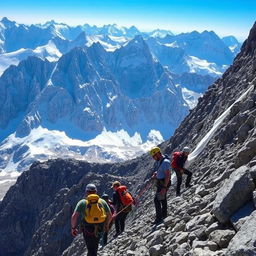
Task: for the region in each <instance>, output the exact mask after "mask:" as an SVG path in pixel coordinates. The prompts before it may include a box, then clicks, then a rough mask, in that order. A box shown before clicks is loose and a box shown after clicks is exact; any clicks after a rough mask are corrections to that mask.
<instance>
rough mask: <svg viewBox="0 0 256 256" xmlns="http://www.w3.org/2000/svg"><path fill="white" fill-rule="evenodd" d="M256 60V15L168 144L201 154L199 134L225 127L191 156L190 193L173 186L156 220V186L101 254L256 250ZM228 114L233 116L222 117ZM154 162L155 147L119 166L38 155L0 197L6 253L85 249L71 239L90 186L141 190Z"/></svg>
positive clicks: (2, 245)
mask: <svg viewBox="0 0 256 256" xmlns="http://www.w3.org/2000/svg"><path fill="white" fill-rule="evenodd" d="M255 63H256V23H255V24H254V26H253V28H252V30H251V32H250V35H249V37H248V39H247V40H246V41H245V43H244V44H243V46H242V50H241V53H240V54H239V55H238V56H237V57H236V59H235V61H234V63H233V65H232V66H231V67H230V68H229V69H228V70H227V71H226V72H225V74H224V75H223V77H222V78H221V79H219V80H218V81H216V82H215V83H214V84H213V85H212V86H211V87H210V88H209V90H208V91H207V92H206V94H205V95H204V96H203V97H202V98H201V99H200V101H199V104H198V106H197V107H196V108H195V109H193V110H192V111H191V112H190V114H189V115H188V116H187V117H186V118H185V120H184V121H183V122H182V124H181V125H180V127H179V128H178V129H177V130H176V132H175V134H174V136H173V137H172V138H171V139H170V140H169V141H166V142H165V143H163V144H162V145H161V148H162V149H163V150H164V151H165V153H168V154H171V153H172V152H173V151H174V150H177V149H180V148H182V147H183V146H184V145H188V146H190V147H191V148H192V149H193V152H192V154H191V155H192V156H193V155H194V156H195V155H196V153H195V149H197V146H198V145H199V142H202V141H203V139H206V137H205V136H206V135H207V134H208V135H209V131H211V129H212V127H217V128H216V129H215V130H214V133H212V134H211V136H210V137H209V136H208V137H209V138H210V140H209V142H208V144H207V145H206V146H205V147H204V148H203V147H201V149H202V152H201V153H200V154H199V155H198V156H197V157H195V158H194V159H192V158H191V161H190V167H189V168H190V169H191V170H192V171H193V172H194V175H193V184H194V186H193V187H192V188H190V189H189V190H185V191H183V193H182V195H181V197H174V194H175V193H174V191H173V190H174V186H173V187H171V189H170V191H169V194H168V196H169V198H168V206H169V209H168V211H169V216H168V217H167V218H166V219H165V220H164V223H163V224H161V225H158V226H157V227H153V226H152V225H151V224H150V221H151V220H152V219H153V218H154V207H153V194H154V192H153V191H152V190H148V191H147V192H146V193H145V194H143V196H142V197H141V198H140V207H138V208H137V209H135V210H134V211H133V212H132V213H131V214H130V217H129V219H128V221H127V222H128V223H127V229H126V232H124V234H123V235H121V236H120V237H118V238H117V239H114V240H112V241H111V242H110V243H109V244H108V245H107V246H106V247H104V248H103V249H102V250H100V252H99V255H105V256H107V255H129V256H132V255H143V256H144V255H155V256H157V255H175V256H181V255H182V256H184V255H186V256H189V255H191V256H197V255H198V256H199V255H200V256H201V255H205V256H206V255H207V256H211V255H215V256H216V255H223V256H224V255H228V256H231V255H243V256H245V255H248V256H249V255H255V254H256V246H255V243H256V237H255V234H256V230H255V226H256V225H255V224H256V223H255V219H256V218H255V214H256V211H255V208H256V192H255V186H256V129H255V127H256V90H255V88H256V77H255V71H256V64H255ZM225 111H227V112H225ZM223 113H226V114H225V115H224V117H225V118H223V119H218V117H220V116H221V115H222V114H223ZM219 120H222V122H220V121H219ZM218 121H219V122H218ZM217 125H219V126H217ZM192 160H193V161H192ZM152 164H153V161H152V159H150V157H149V156H148V155H143V156H142V157H140V158H138V159H134V160H133V161H130V162H126V163H123V164H115V165H107V164H105V165H99V164H94V165H92V164H88V163H84V162H78V161H74V160H70V161H68V160H66V161H64V160H55V161H48V162H46V163H41V164H40V163H35V164H34V165H33V166H32V167H31V169H30V170H29V171H28V172H24V173H23V174H22V175H21V176H20V178H19V179H18V181H17V183H16V184H15V185H14V186H13V187H12V188H11V189H10V190H9V192H8V193H7V195H6V197H5V198H4V200H3V201H2V202H1V204H0V226H1V231H0V232H1V236H0V237H1V239H0V248H1V251H0V255H1V256H2V255H5V256H6V255H10V256H15V255H49V256H50V255H65V256H71V255H72V256H76V255H85V254H84V250H85V249H84V244H83V241H82V237H81V235H80V236H78V237H77V238H76V239H74V240H73V241H72V238H71V237H70V234H69V232H70V230H69V229H70V226H69V219H70V216H71V212H72V209H73V207H74V206H75V203H76V201H78V200H79V198H81V197H82V196H83V191H84V187H85V185H86V184H87V183H88V182H96V183H97V185H98V187H99V188H100V189H99V190H100V191H99V193H100V194H101V193H102V192H103V190H105V191H106V192H109V184H110V183H111V181H113V180H114V179H117V176H122V181H123V182H124V183H125V184H127V185H128V186H129V187H130V188H131V189H132V190H133V192H134V194H138V191H139V190H140V189H141V188H143V185H144V181H145V179H146V178H147V177H148V176H149V175H148V174H149V171H150V169H151V166H152Z"/></svg>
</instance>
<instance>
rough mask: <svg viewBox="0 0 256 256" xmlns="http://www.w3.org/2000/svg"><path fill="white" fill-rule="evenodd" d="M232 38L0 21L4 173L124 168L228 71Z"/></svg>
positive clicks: (171, 129) (0, 147) (234, 46)
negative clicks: (70, 165)
mask: <svg viewBox="0 0 256 256" xmlns="http://www.w3.org/2000/svg"><path fill="white" fill-rule="evenodd" d="M239 48H240V44H239V42H238V41H237V40H236V39H235V38H234V37H226V38H223V39H220V38H219V37H218V36H217V35H216V34H215V33H214V32H212V31H211V32H208V31H204V32H202V33H199V32H196V31H194V32H191V33H183V34H179V35H174V34H173V33H172V32H170V31H167V30H155V31H152V32H149V33H144V32H143V33H142V32H140V31H139V30H138V29H137V28H136V27H134V26H132V27H130V28H125V27H119V26H117V25H105V26H103V27H96V26H89V25H88V24H85V25H83V26H77V27H70V26H68V25H66V24H59V23H55V22H54V21H50V22H47V23H45V24H43V25H42V24H37V25H31V26H27V25H22V24H17V23H16V22H14V21H10V20H8V19H7V18H3V19H2V20H1V21H0V52H1V54H0V72H1V71H2V72H3V74H2V76H1V77H0V106H1V108H0V131H1V135H0V139H1V144H0V155H1V157H0V169H4V170H9V171H11V170H23V169H24V168H26V167H27V166H28V165H29V164H31V163H32V162H33V161H34V160H35V159H37V160H40V159H41V160H44V159H47V158H49V157H57V156H58V157H74V158H80V159H81V158H82V159H88V160H91V161H120V160H125V159H129V158H132V157H135V156H137V155H138V154H141V153H142V152H145V150H147V149H148V148H149V147H151V146H152V145H154V144H158V143H160V142H161V141H163V139H167V138H168V137H170V136H171V135H172V134H173V132H174V130H175V129H176V127H178V125H179V124H180V122H181V121H182V120H183V118H184V117H185V116H186V115H187V113H188V111H189V109H190V108H193V107H194V106H195V105H196V103H197V99H198V97H200V96H201V95H202V93H203V92H204V91H205V90H206V89H207V87H208V86H209V85H210V84H211V83H213V82H214V81H215V80H216V79H217V78H218V77H219V76H220V75H221V74H222V73H223V72H224V70H225V69H226V68H227V67H228V66H229V65H230V64H231V62H232V60H233V58H234V56H235V53H236V52H237V51H238V49H239Z"/></svg>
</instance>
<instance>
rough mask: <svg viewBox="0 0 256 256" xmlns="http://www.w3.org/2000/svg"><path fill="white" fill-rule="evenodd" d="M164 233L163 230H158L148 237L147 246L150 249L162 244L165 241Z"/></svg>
mask: <svg viewBox="0 0 256 256" xmlns="http://www.w3.org/2000/svg"><path fill="white" fill-rule="evenodd" d="M163 235H164V232H163V231H162V230H157V231H155V232H154V233H152V234H151V235H149V236H148V237H147V245H148V246H149V247H151V246H154V245H157V244H162V243H163V241H164V239H163Z"/></svg>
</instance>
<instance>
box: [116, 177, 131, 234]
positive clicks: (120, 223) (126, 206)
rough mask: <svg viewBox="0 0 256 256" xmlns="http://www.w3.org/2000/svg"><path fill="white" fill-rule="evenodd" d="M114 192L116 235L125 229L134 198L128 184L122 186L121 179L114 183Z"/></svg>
mask: <svg viewBox="0 0 256 256" xmlns="http://www.w3.org/2000/svg"><path fill="white" fill-rule="evenodd" d="M112 188H113V190H114V192H113V205H114V207H115V210H116V217H115V228H116V233H115V235H114V237H117V236H118V235H120V234H121V233H122V232H123V231H124V229H125V220H126V217H127V215H128V213H129V212H130V211H131V210H132V204H133V203H134V198H133V197H132V195H131V194H130V193H129V192H128V191H127V189H126V186H121V183H120V182H119V181H115V182H113V184H112Z"/></svg>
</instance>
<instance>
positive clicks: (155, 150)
mask: <svg viewBox="0 0 256 256" xmlns="http://www.w3.org/2000/svg"><path fill="white" fill-rule="evenodd" d="M158 152H160V153H161V150H160V148H159V147H154V148H152V149H151V150H150V151H149V153H150V155H151V156H153V155H155V154H156V153H158Z"/></svg>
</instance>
